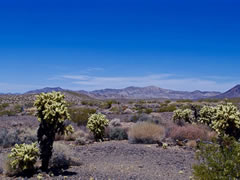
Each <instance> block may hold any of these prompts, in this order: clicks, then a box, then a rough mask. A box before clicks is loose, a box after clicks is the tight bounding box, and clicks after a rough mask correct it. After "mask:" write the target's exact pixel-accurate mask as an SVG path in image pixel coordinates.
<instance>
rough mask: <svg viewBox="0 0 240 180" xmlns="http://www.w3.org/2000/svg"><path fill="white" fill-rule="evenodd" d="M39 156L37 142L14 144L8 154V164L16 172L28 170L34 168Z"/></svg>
mask: <svg viewBox="0 0 240 180" xmlns="http://www.w3.org/2000/svg"><path fill="white" fill-rule="evenodd" d="M38 156H39V149H38V148H37V143H32V144H19V145H18V144H16V145H15V147H14V148H12V150H11V153H10V154H9V156H8V157H9V159H10V166H11V167H12V169H14V170H16V172H19V173H21V172H24V171H27V172H30V171H32V170H33V169H34V165H35V163H36V162H37V159H38Z"/></svg>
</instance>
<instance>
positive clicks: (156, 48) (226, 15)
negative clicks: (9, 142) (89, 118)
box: [0, 0, 240, 92]
mask: <svg viewBox="0 0 240 180" xmlns="http://www.w3.org/2000/svg"><path fill="white" fill-rule="evenodd" d="M239 9H240V2H239V1H238V0H235V1H232V0H224V1H223V0H203V1H192V0H191V1H189V0H188V1H187V0H182V1H179V0H144V1H143V0H115V1H113V0H101V1H99V0H88V1H82V0H65V1H63V0H51V1H49V0H48V1H47V0H36V1H32V0H24V1H19V0H8V1H0V62H1V71H0V92H25V91H27V90H31V89H36V88H42V87H46V86H50V87H55V86H60V87H62V88H68V89H73V90H80V89H84V90H94V89H102V88H124V87H127V86H148V85H156V86H159V87H162V88H170V89H175V90H187V91H193V90H196V89H199V90H216V91H225V90H227V89H229V88H231V87H232V86H234V85H236V84H238V83H240V80H239V76H240V70H239V67H240V33H239V32H240V21H239V20H240V11H239Z"/></svg>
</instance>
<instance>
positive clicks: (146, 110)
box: [145, 108, 153, 114]
mask: <svg viewBox="0 0 240 180" xmlns="http://www.w3.org/2000/svg"><path fill="white" fill-rule="evenodd" d="M152 112H153V110H152V109H151V108H148V109H145V113H146V114H151V113H152Z"/></svg>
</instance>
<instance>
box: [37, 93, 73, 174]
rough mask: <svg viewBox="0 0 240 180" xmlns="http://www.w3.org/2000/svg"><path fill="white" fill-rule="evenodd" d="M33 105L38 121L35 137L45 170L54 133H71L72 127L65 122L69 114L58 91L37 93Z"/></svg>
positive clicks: (50, 154)
mask: <svg viewBox="0 0 240 180" xmlns="http://www.w3.org/2000/svg"><path fill="white" fill-rule="evenodd" d="M34 106H35V107H36V108H37V116H38V120H39V122H40V124H39V128H38V132H37V137H38V142H39V145H40V158H41V160H42V170H43V171H47V170H48V165H49V160H50V158H51V156H52V147H53V142H54V140H55V135H56V134H68V133H72V132H73V127H72V126H71V125H66V124H65V122H66V119H70V115H69V113H68V108H67V102H66V101H65V100H64V95H63V94H61V93H60V92H52V93H46V94H45V93H42V94H40V95H37V96H36V101H35V103H34Z"/></svg>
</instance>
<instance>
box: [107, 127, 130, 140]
mask: <svg viewBox="0 0 240 180" xmlns="http://www.w3.org/2000/svg"><path fill="white" fill-rule="evenodd" d="M109 138H110V139H111V140H127V139H128V134H127V130H126V129H124V128H120V127H114V128H110V130H109Z"/></svg>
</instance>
